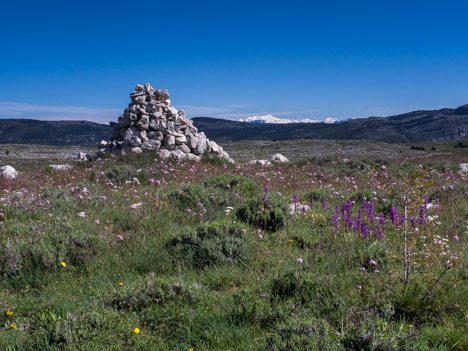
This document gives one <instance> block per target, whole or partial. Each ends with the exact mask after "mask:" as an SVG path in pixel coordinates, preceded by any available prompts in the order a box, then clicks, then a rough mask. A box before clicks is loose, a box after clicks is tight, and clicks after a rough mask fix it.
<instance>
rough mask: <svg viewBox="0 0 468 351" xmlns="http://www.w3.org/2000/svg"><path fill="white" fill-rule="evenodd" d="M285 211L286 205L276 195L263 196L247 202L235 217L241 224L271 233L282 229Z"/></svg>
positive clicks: (284, 221)
mask: <svg viewBox="0 0 468 351" xmlns="http://www.w3.org/2000/svg"><path fill="white" fill-rule="evenodd" d="M286 211H287V208H286V205H285V204H284V203H283V201H282V200H281V198H279V197H278V196H276V195H264V196H262V197H261V198H257V199H250V200H248V201H247V202H246V203H245V204H243V205H242V206H240V207H239V208H238V209H237V211H236V216H237V218H239V219H240V220H241V221H242V222H246V223H249V224H251V225H254V226H256V227H257V228H261V229H264V230H267V231H269V232H271V233H273V232H276V231H278V230H280V229H281V228H282V227H284V225H285V223H286V215H285V213H286Z"/></svg>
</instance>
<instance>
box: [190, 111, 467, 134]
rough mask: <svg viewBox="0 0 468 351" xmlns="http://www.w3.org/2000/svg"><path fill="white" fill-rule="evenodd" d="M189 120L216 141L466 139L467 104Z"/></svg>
mask: <svg viewBox="0 0 468 351" xmlns="http://www.w3.org/2000/svg"><path fill="white" fill-rule="evenodd" d="M193 121H194V124H195V126H196V127H197V128H199V129H200V131H204V132H205V134H206V135H208V136H209V137H210V138H212V139H213V140H215V141H220V142H222V141H239V140H249V139H255V140H290V139H304V138H308V139H334V140H374V141H383V142H387V143H405V142H426V141H445V140H463V139H467V138H468V105H464V106H461V107H459V108H457V109H448V108H445V109H441V110H433V111H414V112H410V113H406V114H402V115H396V116H390V117H369V118H360V119H353V120H350V121H347V122H345V123H340V124H325V123H317V124H311V123H294V124H280V125H278V124H257V123H245V122H237V121H229V120H222V119H215V118H208V117H198V118H194V119H193Z"/></svg>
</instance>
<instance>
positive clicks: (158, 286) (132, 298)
mask: <svg viewBox="0 0 468 351" xmlns="http://www.w3.org/2000/svg"><path fill="white" fill-rule="evenodd" d="M197 300H198V296H197V289H193V288H192V287H188V286H187V285H186V284H185V283H179V282H169V281H167V279H165V278H156V277H155V276H154V274H152V275H150V278H149V279H147V281H146V282H144V283H143V284H139V285H137V287H131V288H128V289H127V288H125V287H124V288H122V289H120V288H119V289H117V290H115V291H114V293H113V294H112V295H111V296H110V297H108V298H107V299H105V301H104V304H105V305H106V306H110V307H113V308H116V309H117V310H132V311H142V310H143V309H145V308H147V307H149V306H151V305H153V304H155V303H156V304H159V305H165V304H167V303H170V302H174V301H179V302H188V303H194V302H195V301H197Z"/></svg>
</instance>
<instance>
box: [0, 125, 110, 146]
mask: <svg viewBox="0 0 468 351" xmlns="http://www.w3.org/2000/svg"><path fill="white" fill-rule="evenodd" d="M111 135H112V128H110V127H109V126H108V125H105V124H99V123H94V122H89V121H38V120H34V119H0V143H1V144H5V143H14V144H42V145H57V146H64V145H81V146H95V145H96V144H97V143H98V142H99V141H101V140H102V139H106V140H108V139H109V138H110V137H111Z"/></svg>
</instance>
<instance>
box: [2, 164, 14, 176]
mask: <svg viewBox="0 0 468 351" xmlns="http://www.w3.org/2000/svg"><path fill="white" fill-rule="evenodd" d="M17 176H18V171H17V170H16V169H14V168H13V167H11V166H8V165H6V166H3V167H0V178H7V179H16V177H17Z"/></svg>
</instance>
